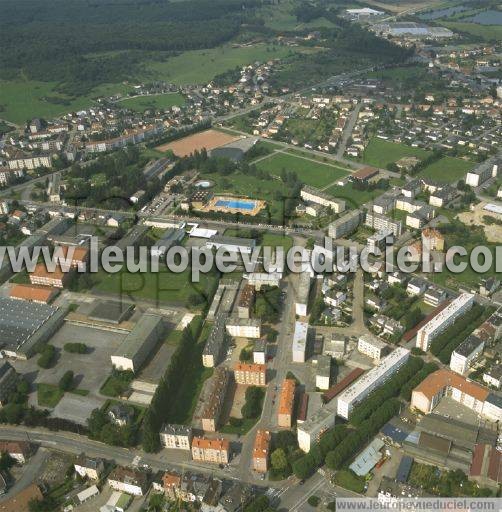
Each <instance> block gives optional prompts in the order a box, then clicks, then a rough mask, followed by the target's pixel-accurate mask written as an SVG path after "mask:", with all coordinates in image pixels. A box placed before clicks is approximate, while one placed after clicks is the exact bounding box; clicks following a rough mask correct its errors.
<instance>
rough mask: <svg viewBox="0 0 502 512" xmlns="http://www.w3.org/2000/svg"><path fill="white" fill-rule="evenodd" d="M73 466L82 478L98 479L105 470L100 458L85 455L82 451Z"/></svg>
mask: <svg viewBox="0 0 502 512" xmlns="http://www.w3.org/2000/svg"><path fill="white" fill-rule="evenodd" d="M73 467H74V468H75V471H76V472H77V473H78V474H79V475H80V476H81V477H82V478H89V479H90V480H99V479H100V478H101V475H102V474H103V471H104V470H105V465H104V462H103V460H102V459H97V458H91V457H87V456H86V455H85V454H84V453H81V454H80V455H79V456H78V457H77V460H76V461H75V463H74V465H73Z"/></svg>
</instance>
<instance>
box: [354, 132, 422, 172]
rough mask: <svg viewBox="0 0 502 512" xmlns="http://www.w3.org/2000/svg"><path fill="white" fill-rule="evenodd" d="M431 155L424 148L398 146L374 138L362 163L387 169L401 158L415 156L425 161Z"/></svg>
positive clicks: (365, 152) (365, 151)
mask: <svg viewBox="0 0 502 512" xmlns="http://www.w3.org/2000/svg"><path fill="white" fill-rule="evenodd" d="M429 154H430V153H429V152H428V151H426V150H425V149H422V148H412V147H411V146H407V145H406V144H396V143H394V142H389V141H387V140H383V139H379V138H377V137H373V138H372V139H371V140H370V142H369V144H368V146H367V147H366V149H365V150H364V153H363V157H362V161H363V162H364V163H365V164H368V165H373V166H375V167H380V168H381V169H385V168H386V167H387V165H388V164H391V163H394V162H396V161H397V160H399V159H400V158H403V157H410V156H414V157H416V158H420V159H423V158H426V157H427V156H428V155H429Z"/></svg>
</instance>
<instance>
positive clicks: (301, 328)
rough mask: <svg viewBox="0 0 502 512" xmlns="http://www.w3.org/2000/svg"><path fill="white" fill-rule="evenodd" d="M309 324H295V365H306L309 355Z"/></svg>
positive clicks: (293, 348)
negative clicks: (306, 358) (307, 355)
mask: <svg viewBox="0 0 502 512" xmlns="http://www.w3.org/2000/svg"><path fill="white" fill-rule="evenodd" d="M308 330H309V324H308V323H307V322H295V332H294V334H293V347H292V351H293V352H292V354H293V363H304V362H305V356H306V353H307V337H308Z"/></svg>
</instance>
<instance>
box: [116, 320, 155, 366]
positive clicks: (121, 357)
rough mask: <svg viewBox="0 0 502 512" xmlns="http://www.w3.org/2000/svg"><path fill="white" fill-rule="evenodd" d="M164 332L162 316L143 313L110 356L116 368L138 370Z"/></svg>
mask: <svg viewBox="0 0 502 512" xmlns="http://www.w3.org/2000/svg"><path fill="white" fill-rule="evenodd" d="M163 334H164V322H163V320H162V317H161V316H159V315H155V314H153V313H145V314H144V315H143V316H142V317H141V318H140V319H139V321H138V323H137V324H136V325H135V326H134V329H133V330H132V331H131V332H130V333H129V334H128V335H127V336H126V338H125V340H124V341H123V342H122V344H121V345H120V347H119V348H118V349H117V350H116V351H115V353H114V354H113V355H112V356H111V360H112V365H113V367H114V368H116V369H117V370H121V371H125V370H131V371H133V372H135V373H136V372H138V370H139V369H140V368H141V366H142V365H143V363H144V362H145V361H146V359H147V358H148V356H149V355H150V354H151V352H152V350H153V349H154V348H155V346H156V345H157V343H158V342H159V341H160V339H161V337H162V335H163Z"/></svg>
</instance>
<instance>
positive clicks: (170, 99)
mask: <svg viewBox="0 0 502 512" xmlns="http://www.w3.org/2000/svg"><path fill="white" fill-rule="evenodd" d="M184 104H185V98H184V97H183V96H182V95H181V94H178V93H170V94H156V95H153V96H137V97H136V98H128V99H126V100H123V101H121V102H120V105H121V106H123V107H126V108H130V109H131V110H136V111H137V112H144V111H145V110H147V109H156V110H165V109H168V108H171V107H174V106H181V105H184Z"/></svg>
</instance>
